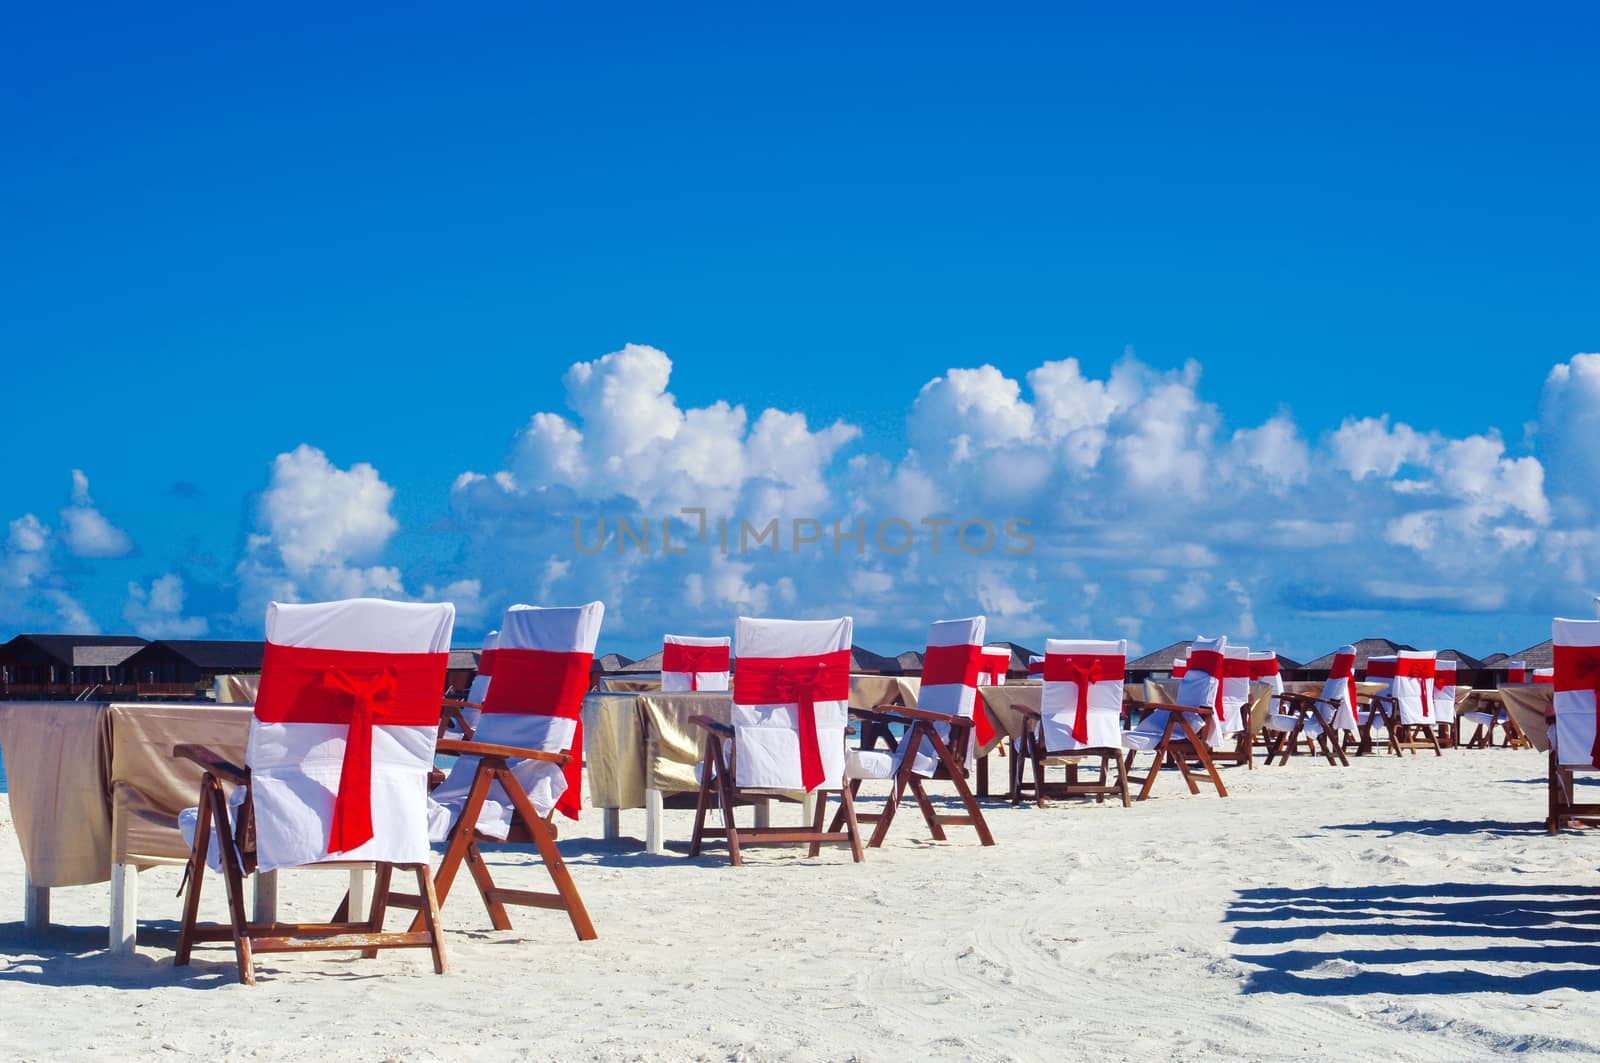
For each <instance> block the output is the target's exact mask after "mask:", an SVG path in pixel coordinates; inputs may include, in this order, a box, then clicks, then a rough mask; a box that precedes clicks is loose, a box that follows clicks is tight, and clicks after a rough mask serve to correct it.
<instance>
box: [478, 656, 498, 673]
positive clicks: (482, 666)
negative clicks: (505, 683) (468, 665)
mask: <svg viewBox="0 0 1600 1063" xmlns="http://www.w3.org/2000/svg"><path fill="white" fill-rule="evenodd" d="M494 653H495V651H494V650H483V651H481V652H480V653H479V654H478V674H479V675H481V676H483V677H484V678H485V679H489V678H491V677H492V676H493V675H494Z"/></svg>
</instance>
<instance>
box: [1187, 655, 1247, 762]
mask: <svg viewBox="0 0 1600 1063" xmlns="http://www.w3.org/2000/svg"><path fill="white" fill-rule="evenodd" d="M1193 656H1194V651H1193V649H1191V650H1190V660H1191V662H1192V661H1193ZM1216 709H1217V726H1215V727H1213V728H1212V729H1211V748H1212V749H1226V748H1228V747H1229V746H1231V745H1233V736H1234V735H1236V734H1238V733H1239V732H1240V731H1243V730H1244V729H1245V725H1246V724H1248V723H1249V722H1250V721H1249V720H1247V719H1245V717H1246V716H1247V715H1249V712H1250V647H1248V646H1228V647H1226V648H1225V649H1224V650H1223V653H1222V687H1221V689H1220V690H1218V691H1217V701H1216Z"/></svg>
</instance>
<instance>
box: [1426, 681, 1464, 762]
mask: <svg viewBox="0 0 1600 1063" xmlns="http://www.w3.org/2000/svg"><path fill="white" fill-rule="evenodd" d="M1431 701H1432V704H1433V715H1434V721H1435V726H1436V727H1437V728H1438V730H1439V744H1440V745H1442V746H1448V747H1451V748H1455V747H1457V746H1459V745H1460V744H1461V739H1460V735H1459V734H1457V732H1456V662H1455V661H1446V660H1436V661H1434V662H1433V693H1432V698H1431Z"/></svg>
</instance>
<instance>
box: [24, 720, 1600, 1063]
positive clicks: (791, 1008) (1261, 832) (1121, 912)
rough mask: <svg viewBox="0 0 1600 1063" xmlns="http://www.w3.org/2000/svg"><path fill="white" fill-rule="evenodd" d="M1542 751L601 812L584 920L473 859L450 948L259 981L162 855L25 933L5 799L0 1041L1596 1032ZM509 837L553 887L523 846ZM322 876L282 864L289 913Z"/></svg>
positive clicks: (1396, 1041) (544, 1042)
mask: <svg viewBox="0 0 1600 1063" xmlns="http://www.w3.org/2000/svg"><path fill="white" fill-rule="evenodd" d="M1543 776H1544V761H1543V759H1542V757H1540V756H1539V755H1537V754H1534V753H1530V752H1510V751H1504V750H1492V751H1467V752H1456V753H1451V754H1449V755H1447V756H1446V757H1445V758H1444V759H1443V760H1436V759H1434V758H1432V757H1426V758H1424V757H1418V758H1416V759H1414V760H1413V759H1411V758H1407V759H1406V760H1405V761H1403V762H1393V761H1390V760H1387V759H1380V758H1368V759H1363V760H1360V761H1357V762H1356V763H1355V764H1354V766H1353V767H1352V768H1350V769H1349V770H1347V771H1341V770H1337V769H1333V768H1330V767H1328V766H1326V765H1317V764H1314V763H1312V762H1311V761H1310V760H1308V759H1305V758H1297V759H1296V760H1295V761H1294V762H1293V763H1291V765H1290V766H1289V767H1288V768H1272V769H1261V768H1258V769H1257V770H1255V771H1253V772H1246V771H1244V770H1242V769H1235V770H1230V771H1228V772H1227V780H1228V783H1229V785H1230V786H1231V787H1232V788H1233V791H1234V796H1233V797H1232V798H1230V799H1229V800H1227V801H1219V800H1217V799H1216V798H1215V797H1213V796H1206V795H1204V794H1202V795H1201V796H1199V797H1188V796H1186V795H1182V790H1181V786H1180V784H1179V783H1178V781H1177V780H1176V779H1163V780H1162V782H1161V783H1160V784H1159V785H1158V788H1157V791H1156V793H1157V798H1156V799H1154V800H1152V801H1150V802H1148V803H1146V804H1143V805H1138V806H1135V807H1134V808H1133V809H1131V810H1124V809H1123V808H1121V807H1120V806H1117V805H1114V804H1109V803H1108V804H1106V805H1103V806H1098V807H1097V806H1094V805H1092V804H1073V805H1066V806H1057V807H1052V808H1049V809H1045V810H1042V811H1041V810H1037V809H1034V808H1031V807H1024V808H1022V809H1017V810H1012V809H1010V808H1009V807H1000V806H998V805H997V806H994V807H992V808H991V810H990V821H991V824H992V827H993V830H994V833H995V836H996V838H997V839H998V841H999V845H998V846H997V847H995V848H992V849H981V848H980V847H979V846H978V845H977V844H976V842H975V840H974V839H972V838H971V837H970V832H963V836H958V837H957V838H956V840H953V841H950V842H947V843H942V844H933V843H930V842H928V841H926V840H925V834H924V828H923V825H922V822H921V818H920V817H919V816H918V815H917V814H916V812H915V809H914V807H913V808H910V809H908V810H906V812H905V813H904V818H903V819H902V820H901V821H900V822H899V823H898V824H897V825H896V831H895V833H894V834H893V835H892V836H891V838H890V842H889V845H888V846H887V847H886V848H885V849H884V850H882V851H879V852H872V853H869V855H868V860H867V862H866V863H865V864H863V865H861V866H855V865H852V864H851V863H850V861H849V858H848V854H847V853H846V852H844V851H843V850H836V851H832V852H828V853H825V854H824V855H823V856H822V858H820V859H819V860H815V861H808V860H805V859H803V858H801V857H800V856H799V855H798V852H795V853H791V852H790V851H787V850H764V851H762V850H758V851H754V852H752V854H751V855H750V858H749V863H748V866H746V867H745V868H743V869H733V868H729V867H727V866H726V864H725V863H724V862H722V861H721V860H719V859H712V858H702V859H700V860H697V861H693V862H691V861H689V860H687V859H685V858H684V857H683V856H682V855H681V851H680V853H678V854H673V855H669V856H667V857H663V858H660V859H652V858H649V857H646V856H645V855H644V854H643V852H642V849H641V847H640V846H639V845H638V843H636V842H634V843H628V842H624V843H622V844H619V845H616V846H608V845H606V844H605V843H602V842H600V841H599V840H598V835H599V830H600V817H599V815H598V814H590V815H588V816H586V817H585V821H584V823H583V824H582V825H581V827H579V828H568V829H567V830H566V831H565V832H564V835H563V842H562V844H563V847H564V849H565V850H566V851H567V853H568V857H569V860H570V862H571V864H572V866H573V868H574V872H575V874H576V876H577V880H578V883H579V886H580V888H581V889H582V891H583V893H584V896H585V897H586V899H587V901H588V904H589V909H590V912H591V913H592V915H593V917H594V921H595V925H596V926H597V928H598V929H599V932H600V939H599V940H598V941H595V942H589V943H586V944H580V943H579V942H578V941H577V940H576V939H575V938H574V936H573V935H572V933H571V930H570V927H569V925H568V923H567V922H566V919H565V917H564V916H563V915H561V914H559V913H551V912H540V911H529V910H521V911H518V910H513V921H514V922H515V923H516V925H517V929H516V930H514V931H510V932H506V933H496V932H493V931H490V930H488V929H487V928H488V921H487V918H486V917H485V915H484V912H483V909H482V906H481V905H480V903H479V901H478V899H477V894H476V892H475V891H474V890H473V889H472V887H471V885H470V882H469V881H468V880H466V879H465V877H463V880H462V883H461V886H460V888H459V889H458V890H457V891H456V893H455V894H454V895H453V896H452V897H451V899H450V902H449V903H448V904H447V905H446V908H445V920H446V923H447V925H448V927H449V932H450V933H449V948H450V961H451V964H452V967H453V970H452V972H451V973H450V974H449V975H447V976H445V977H437V976H435V975H433V974H432V973H431V970H430V968H429V967H428V965H427V961H426V957H425V955H424V954H422V953H408V954H398V953H390V954H387V955H386V956H384V957H382V958H380V959H378V960H374V961H361V960H357V959H354V958H347V957H344V956H335V955H327V956H291V957H283V956H273V957H268V958H266V959H265V961H264V962H262V963H261V964H260V967H259V977H260V979H261V984H260V985H259V986H258V987H257V988H255V989H247V988H245V987H243V986H240V985H237V984H235V978H234V969H233V966H232V963H231V951H229V950H226V949H215V948H212V949H207V950H205V951H203V952H201V953H200V954H199V958H198V959H197V962H196V963H195V964H194V965H193V966H191V967H189V968H187V969H178V968H174V967H173V966H172V953H171V944H172V940H173V928H174V927H175V920H176V918H177V916H178V912H179V902H178V900H177V899H176V898H174V897H173V896H172V893H173V891H174V890H175V889H176V887H177V883H178V877H179V876H178V871H177V869H165V868H164V869H158V870H156V871H152V872H148V873H147V874H146V875H145V876H143V878H142V879H141V883H140V901H141V906H140V910H141V913H142V915H143V916H144V919H145V924H144V933H143V936H142V941H141V947H140V950H139V954H138V956H136V957H133V958H127V959H118V960H113V959H110V958H109V957H108V955H107V954H106V953H105V952H104V951H103V946H104V934H105V931H104V929H103V926H104V920H105V912H106V901H107V888H106V887H105V886H95V887H82V888H77V889H67V890H58V891H57V892H56V893H55V895H54V901H53V903H54V916H55V919H56V921H57V922H58V923H62V924H66V926H65V927H63V928H60V929H57V930H55V931H53V932H52V934H51V935H50V936H49V937H48V938H47V939H45V940H43V941H37V942H28V941H25V940H24V938H23V936H22V929H21V924H20V917H21V906H22V900H21V887H22V860H21V856H20V854H19V851H18V849H17V847H16V845H15V841H14V839H13V838H11V837H10V835H11V825H10V820H9V813H0V904H3V905H4V906H5V911H4V912H3V914H0V917H3V918H4V919H5V920H6V922H4V923H3V924H0V1058H5V1059H39V1060H44V1059H72V1058H76V1059H83V1058H90V1059H125V1058H129V1057H131V1056H133V1055H134V1054H135V1053H140V1052H146V1053H149V1054H151V1055H152V1056H154V1057H156V1058H182V1057H189V1056H195V1057H201V1056H203V1057H207V1058H213V1059H233V1058H261V1059H288V1060H298V1059H319V1060H320V1059H343V1058H350V1059H371V1060H381V1059H404V1060H427V1059H460V1058H484V1059H524V1058H526V1059H583V1058H594V1059H633V1058H646V1059H842V1058H851V1057H855V1058H862V1059H903V1058H908V1057H936V1058H946V1059H1000V1058H1046V1057H1049V1058H1067V1059H1072V1058H1093V1059H1097V1060H1098V1059H1112V1060H1115V1059H1133V1060H1148V1059H1161V1058H1182V1059H1207V1058H1226V1059H1230V1060H1232V1059H1279V1058H1295V1059H1305V1058H1313V1059H1315V1058H1324V1057H1334V1058H1356V1057H1366V1058H1375V1057H1379V1056H1382V1057H1385V1058H1393V1059H1419V1060H1422V1059H1426V1060H1462V1059H1472V1058H1486V1057H1489V1056H1497V1055H1501V1054H1504V1053H1507V1052H1522V1053H1525V1054H1527V1055H1531V1056H1539V1057H1545V1056H1573V1057H1578V1056H1582V1057H1593V1056H1596V1055H1600V994H1596V993H1595V992H1594V990H1596V989H1600V970H1597V964H1600V946H1597V939H1600V876H1597V875H1596V870H1595V858H1594V855H1593V853H1594V843H1593V839H1591V838H1589V837H1586V836H1584V835H1583V834H1567V835H1564V836H1561V837H1557V838H1549V837H1547V836H1546V835H1545V834H1544V832H1543V829H1542V825H1541V822H1540V821H1541V819H1542V816H1543V801H1544V788H1543ZM1180 795H1182V796H1180ZM784 814H787V815H789V816H797V815H798V813H797V812H794V811H790V810H784ZM667 827H668V836H669V837H670V838H678V839H683V838H686V837H687V833H688V827H689V814H688V813H687V812H671V811H669V812H668V820H667ZM623 829H624V832H625V833H632V834H635V835H642V834H643V829H644V828H643V818H642V814H640V813H625V814H624V818H623ZM498 864H499V867H500V868H501V870H500V871H499V876H500V878H501V879H502V881H503V882H504V883H505V884H508V885H520V884H524V883H525V884H527V885H528V886H529V887H531V888H541V887H542V883H541V882H539V881H538V880H539V879H540V878H542V877H543V872H542V869H541V868H539V867H537V866H534V865H532V864H531V863H530V859H529V858H528V857H527V856H525V855H523V854H521V853H513V854H506V855H503V856H501V857H499V858H498ZM208 889H209V891H210V899H211V904H210V909H211V912H212V913H213V914H216V913H217V912H218V907H217V902H218V901H219V900H220V893H221V890H220V880H219V879H216V878H215V877H213V878H212V879H211V880H210V883H209V884H208ZM341 890H342V876H340V875H337V874H332V873H327V872H298V873H286V874H285V875H284V876H283V884H282V889H281V896H282V905H283V914H284V915H285V916H288V915H293V914H296V913H299V914H301V915H303V916H305V917H312V916H322V915H325V914H326V913H327V911H328V910H329V909H330V908H331V906H332V904H333V903H334V902H335V900H336V899H337V897H338V895H339V893H340V891H341Z"/></svg>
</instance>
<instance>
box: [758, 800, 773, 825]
mask: <svg viewBox="0 0 1600 1063" xmlns="http://www.w3.org/2000/svg"><path fill="white" fill-rule="evenodd" d="M770 826H772V801H771V800H770V799H769V798H762V799H760V800H759V801H757V802H756V827H757V828H761V827H770Z"/></svg>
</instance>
